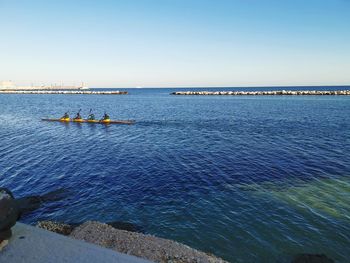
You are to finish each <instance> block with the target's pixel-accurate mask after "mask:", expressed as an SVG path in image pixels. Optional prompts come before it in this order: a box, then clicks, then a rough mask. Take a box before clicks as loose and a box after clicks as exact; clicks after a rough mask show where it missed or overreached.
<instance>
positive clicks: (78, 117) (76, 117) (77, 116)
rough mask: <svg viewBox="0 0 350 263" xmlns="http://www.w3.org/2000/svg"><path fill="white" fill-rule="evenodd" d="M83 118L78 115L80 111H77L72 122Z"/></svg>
mask: <svg viewBox="0 0 350 263" xmlns="http://www.w3.org/2000/svg"><path fill="white" fill-rule="evenodd" d="M82 119H83V118H82V117H81V115H80V110H79V111H78V113H77V115H76V116H75V118H74V120H82Z"/></svg>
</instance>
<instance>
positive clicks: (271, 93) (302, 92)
mask: <svg viewBox="0 0 350 263" xmlns="http://www.w3.org/2000/svg"><path fill="white" fill-rule="evenodd" d="M170 94H171V95H227V96H263V95H265V96H281V95H282V96H284V95H289V96H297V95H299V96H300V95H301V96H306V95H313V96H315V95H317V96H318V95H348V96H349V95H350V90H328V91H327V90H298V91H296V90H274V91H175V92H172V93H170Z"/></svg>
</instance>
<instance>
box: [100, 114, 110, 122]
mask: <svg viewBox="0 0 350 263" xmlns="http://www.w3.org/2000/svg"><path fill="white" fill-rule="evenodd" d="M110 120H111V119H110V118H109V115H108V114H107V113H105V114H104V115H103V117H102V119H101V121H102V122H108V121H110Z"/></svg>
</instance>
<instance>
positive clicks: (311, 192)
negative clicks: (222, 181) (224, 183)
mask: <svg viewBox="0 0 350 263" xmlns="http://www.w3.org/2000/svg"><path fill="white" fill-rule="evenodd" d="M238 188H239V189H240V190H244V191H251V192H252V193H253V194H254V195H256V196H259V197H261V198H272V199H276V200H279V201H282V202H285V203H287V204H288V205H291V206H294V207H296V208H300V209H309V210H311V211H312V212H313V213H317V214H320V215H321V216H322V215H327V216H331V217H334V218H337V219H342V220H348V221H350V178H349V177H343V178H321V179H314V180H310V181H301V180H293V181H288V182H286V181H283V182H264V183H253V184H244V185H239V186H238Z"/></svg>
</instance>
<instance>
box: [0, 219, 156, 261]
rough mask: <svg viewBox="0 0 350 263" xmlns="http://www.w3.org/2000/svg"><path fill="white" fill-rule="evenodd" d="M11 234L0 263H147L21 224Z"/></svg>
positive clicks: (0, 255)
mask: <svg viewBox="0 0 350 263" xmlns="http://www.w3.org/2000/svg"><path fill="white" fill-rule="evenodd" d="M12 232H13V236H12V238H11V239H10V241H9V244H8V245H7V246H6V247H5V248H4V250H3V251H1V252H0V263H57V262H60V263H61V262H67V263H71V262H74V263H80V262H84V263H92V262H94V263H95V262H99V263H100V262H101V263H105V262H106V263H107V262H116V263H119V262H120V263H121V262H125V263H150V262H151V261H147V260H144V259H141V258H137V257H134V256H129V255H126V254H122V253H118V252H115V251H113V250H110V249H106V248H102V247H100V246H96V245H93V244H89V243H86V242H83V241H80V240H75V239H72V238H69V237H65V236H62V235H59V234H56V233H52V232H50V231H46V230H43V229H40V228H37V227H33V226H28V225H25V224H21V223H17V224H16V225H15V227H13V228H12Z"/></svg>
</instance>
